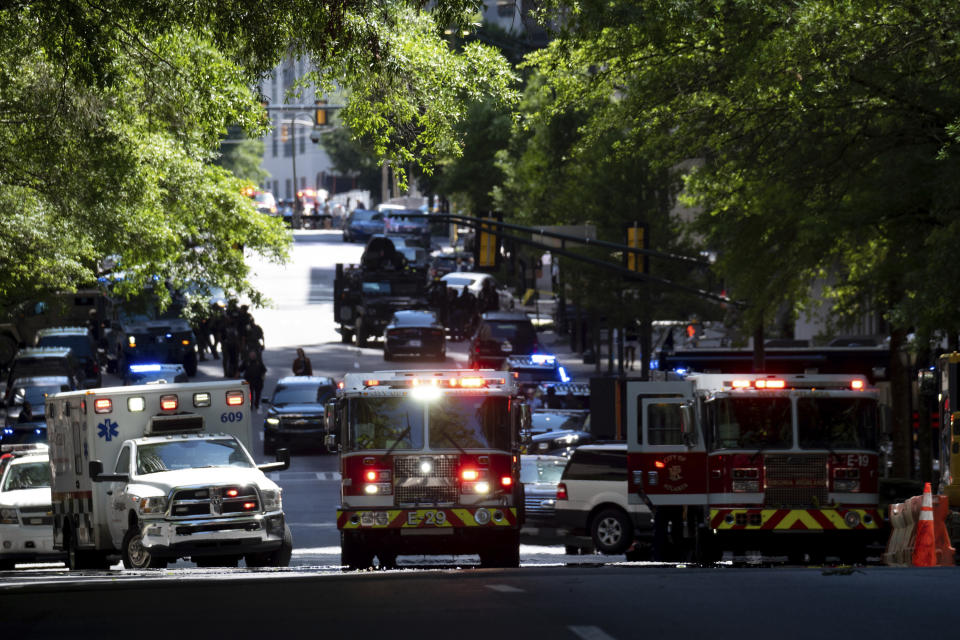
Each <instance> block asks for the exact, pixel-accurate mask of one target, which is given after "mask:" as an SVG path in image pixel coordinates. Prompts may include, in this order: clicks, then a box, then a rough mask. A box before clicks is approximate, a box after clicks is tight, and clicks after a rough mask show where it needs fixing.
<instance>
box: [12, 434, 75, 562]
mask: <svg viewBox="0 0 960 640" xmlns="http://www.w3.org/2000/svg"><path fill="white" fill-rule="evenodd" d="M0 455H2V456H3V457H4V458H5V459H3V460H0V570H9V569H13V568H14V566H15V565H16V564H17V563H18V562H50V561H60V560H62V559H63V557H62V556H63V554H62V553H60V552H58V551H55V550H54V549H53V527H52V526H51V524H52V522H53V507H52V506H51V505H50V460H49V457H48V455H47V447H46V445H44V444H14V445H2V446H0Z"/></svg>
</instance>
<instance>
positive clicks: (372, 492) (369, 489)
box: [363, 484, 377, 495]
mask: <svg viewBox="0 0 960 640" xmlns="http://www.w3.org/2000/svg"><path fill="white" fill-rule="evenodd" d="M363 490H364V491H365V492H366V493H368V494H370V495H376V493H377V485H375V484H368V485H366V486H364V487H363Z"/></svg>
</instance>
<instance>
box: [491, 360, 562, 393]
mask: <svg viewBox="0 0 960 640" xmlns="http://www.w3.org/2000/svg"><path fill="white" fill-rule="evenodd" d="M501 369H503V370H505V371H509V372H511V373H512V374H513V378H514V384H515V385H516V386H517V388H518V389H519V390H520V391H522V392H523V393H524V394H526V393H528V392H529V391H532V390H535V389H537V388H538V387H539V386H540V385H542V384H543V383H547V382H552V383H563V382H568V381H569V380H570V377H569V376H568V375H567V372H566V370H565V369H564V368H563V367H562V366H561V365H560V363H559V362H558V361H557V357H556V356H554V355H549V354H544V353H534V354H531V355H518V356H508V357H507V359H506V360H504V362H503V366H502V367H501Z"/></svg>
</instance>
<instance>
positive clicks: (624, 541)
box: [590, 509, 633, 555]
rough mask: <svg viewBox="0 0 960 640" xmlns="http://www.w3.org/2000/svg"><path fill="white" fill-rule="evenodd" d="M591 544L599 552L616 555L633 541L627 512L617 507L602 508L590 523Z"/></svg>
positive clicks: (631, 526)
mask: <svg viewBox="0 0 960 640" xmlns="http://www.w3.org/2000/svg"><path fill="white" fill-rule="evenodd" d="M590 534H591V537H592V538H593V545H594V546H595V547H596V549H597V551H599V552H600V553H604V554H608V555H618V554H621V553H623V552H624V551H626V550H627V547H629V546H630V543H631V542H632V541H633V525H631V524H630V519H629V518H627V514H625V513H624V512H623V511H620V510H619V509H604V510H603V511H601V512H600V513H598V514H597V515H596V517H595V518H594V519H593V522H592V523H591V525H590Z"/></svg>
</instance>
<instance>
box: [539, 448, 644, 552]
mask: <svg viewBox="0 0 960 640" xmlns="http://www.w3.org/2000/svg"><path fill="white" fill-rule="evenodd" d="M555 517H556V522H557V526H558V527H560V528H561V529H565V530H567V532H568V533H569V534H570V535H572V536H589V537H590V538H591V539H592V541H593V546H594V548H595V549H596V550H597V551H599V552H600V553H605V554H614V555H616V554H621V553H624V552H626V551H627V549H628V548H629V547H630V545H631V544H632V543H633V541H634V540H635V539H636V537H637V536H638V534H646V536H652V532H653V516H652V514H651V512H650V509H649V508H647V507H646V506H645V505H636V504H630V503H629V501H628V499H627V445H626V443H612V444H590V445H583V446H581V447H579V448H577V450H576V451H574V452H573V455H571V456H570V460H569V461H568V462H567V466H566V467H565V468H564V470H563V475H562V476H561V478H560V483H559V484H558V485H557V506H556V516H555Z"/></svg>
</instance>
